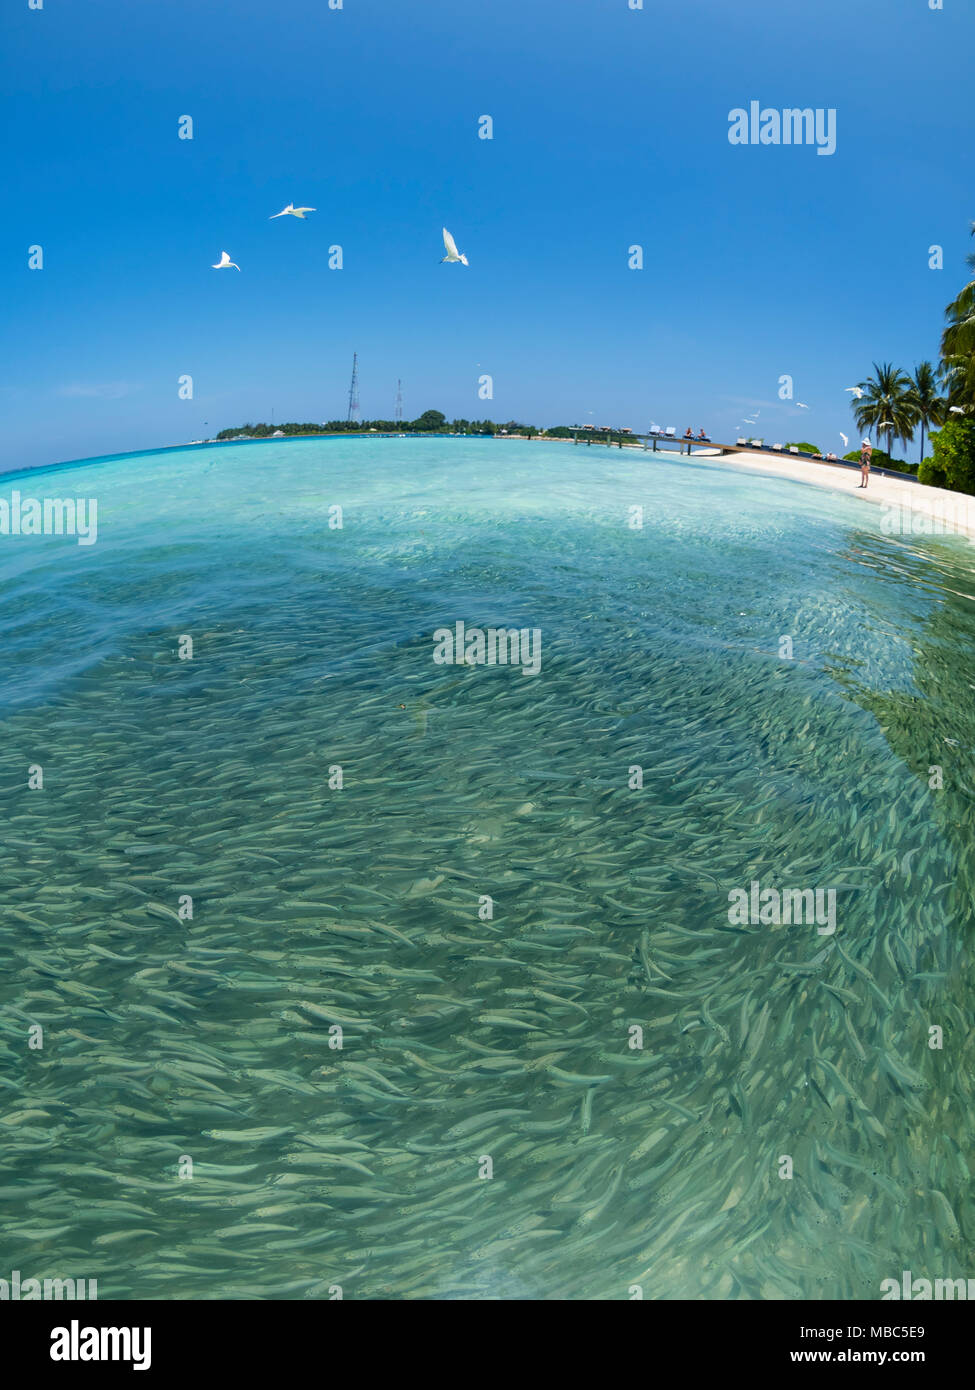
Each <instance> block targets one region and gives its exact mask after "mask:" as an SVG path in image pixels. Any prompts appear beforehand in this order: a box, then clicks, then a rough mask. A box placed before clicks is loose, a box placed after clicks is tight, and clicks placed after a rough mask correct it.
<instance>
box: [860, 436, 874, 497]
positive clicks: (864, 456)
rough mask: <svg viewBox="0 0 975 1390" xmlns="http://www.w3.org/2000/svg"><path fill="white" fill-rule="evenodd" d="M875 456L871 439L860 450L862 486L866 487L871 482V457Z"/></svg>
mask: <svg viewBox="0 0 975 1390" xmlns="http://www.w3.org/2000/svg"><path fill="white" fill-rule="evenodd" d="M872 454H873V446H872V444H871V443H870V440H869V439H865V440H864V441H863V444H862V445H861V448H860V478H861V482H860V486H861V487H866V486H867V483H868V482H869V481H870V457H871V455H872Z"/></svg>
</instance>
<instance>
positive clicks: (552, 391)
mask: <svg viewBox="0 0 975 1390" xmlns="http://www.w3.org/2000/svg"><path fill="white" fill-rule="evenodd" d="M644 3H645V8H644V9H643V10H642V11H641V10H636V11H632V10H630V9H629V8H628V0H530V3H526V0H490V3H475V0H469V3H467V4H460V3H457V2H456V0H451V2H450V3H448V0H344V6H343V9H342V10H340V11H330V10H329V9H328V8H327V0H275V3H273V4H271V3H270V0H260V3H258V0H236V3H234V4H233V5H226V4H215V3H211V4H200V3H199V0H140V2H139V3H138V4H123V3H122V2H121V0H89V3H86V4H85V5H83V6H82V5H76V4H68V3H66V0H44V8H43V10H41V11H32V10H29V9H28V7H27V0H13V3H12V4H11V5H9V6H7V7H6V8H5V12H4V16H3V19H2V21H0V24H2V29H3V42H2V44H0V51H2V57H0V64H2V72H0V76H2V79H3V82H4V87H5V90H6V92H7V94H8V103H7V106H8V111H9V113H10V119H9V127H10V138H9V140H8V142H7V161H6V169H5V184H6V194H7V199H6V201H7V215H6V216H5V217H4V220H3V230H2V233H0V237H2V243H0V245H2V251H0V302H2V303H3V306H4V311H5V312H4V313H3V315H2V323H0V363H2V367H0V406H2V413H3V420H4V425H3V430H2V443H0V467H2V468H4V469H11V468H17V467H25V466H32V465H35V464H44V463H50V462H53V461H56V460H60V459H67V458H77V457H84V456H88V455H95V454H100V453H108V452H116V451H122V450H127V449H140V448H152V447H155V446H158V445H163V444H170V443H181V442H184V441H186V440H190V439H196V438H198V437H200V435H201V434H203V433H209V434H212V433H215V432H216V431H217V430H218V429H221V428H223V427H226V426H230V425H235V424H240V423H242V422H243V421H245V420H261V419H269V418H270V416H271V413H272V411H273V413H274V419H275V420H276V421H279V422H280V421H282V420H292V419H298V420H316V421H320V420H324V419H328V418H335V417H339V416H344V414H345V409H346V396H347V392H348V381H349V374H350V366H351V359H352V352H353V350H356V351H358V353H359V359H360V372H361V387H360V398H361V409H362V414H363V416H365V417H383V416H384V417H390V416H392V414H393V409H394V397H395V391H396V380H397V377H401V378H402V380H403V394H404V409H405V413H406V415H407V416H408V417H411V416H415V415H418V414H419V413H420V412H421V411H423V410H424V409H427V408H429V407H435V408H439V409H442V410H444V411H445V412H446V413H447V415H448V417H453V416H455V415H457V416H466V417H469V418H473V417H484V416H489V417H491V418H493V419H495V420H506V419H509V418H514V419H524V420H528V421H531V422H534V423H536V424H540V425H547V424H555V423H571V422H574V421H576V420H580V421H587V420H591V421H594V422H595V423H615V424H626V425H630V426H631V427H632V428H636V429H644V428H646V426H647V424H648V422H649V421H650V420H651V419H653V420H656V421H657V422H659V423H660V424H662V425H675V426H677V428H678V431H679V432H682V431H683V429H684V428H685V426H687V425H692V426H693V427H694V429H695V430H696V429H697V428H698V427H700V426H702V425H703V426H705V427H706V428H707V429H709V430H710V432H711V433H712V435H713V436H714V437H716V438H730V437H734V436H735V435H736V434H737V433H738V432H739V431H738V422H739V421H740V419H741V418H742V416H743V415H748V414H753V413H754V410H755V409H756V408H757V409H759V410H760V411H761V415H760V416H759V423H758V429H759V430H760V431H761V432H762V433H764V434H765V435H766V437H767V438H769V439H782V440H785V439H793V438H798V439H810V440H812V441H813V442H814V443H817V444H819V445H820V447H822V448H823V449H827V450H830V449H835V450H836V451H837V452H841V451H842V450H841V442H840V439H839V433H838V432H839V431H840V430H843V431H845V432H846V433H847V434H849V435H850V436H851V439H852V437H853V436H854V435H855V430H854V428H853V425H852V420H851V417H850V414H849V408H848V404H847V402H848V400H849V397H847V396H845V395H844V387H846V386H849V385H852V384H853V383H854V382H856V381H858V380H860V379H862V378H863V377H864V376H865V375H866V374H867V373H868V372H869V370H870V366H871V363H872V362H873V361H874V360H875V359H891V360H894V361H895V362H898V363H900V364H902V365H903V366H905V367H907V368H912V367H913V365H914V364H915V363H916V362H917V361H919V360H920V359H922V358H924V357H929V358H932V359H934V358H936V355H937V346H938V339H939V334H940V327H941V323H942V316H943V310H944V306H945V304H946V303H947V302H948V301H949V299H951V298H952V297H953V296H954V294H955V293H956V292H957V290H958V288H960V286H961V285H962V284H963V283H964V281H965V279H966V278H967V272H966V269H965V265H964V257H965V255H966V254H967V252H968V251H969V250H970V249H971V244H970V237H969V221H970V219H972V218H975V180H973V171H975V142H973V139H972V124H973V122H972V111H971V95H970V90H971V89H970V81H969V72H970V67H971V53H972V40H973V38H975V11H973V10H972V7H971V4H970V0H944V6H945V8H944V9H943V10H942V11H932V10H930V8H929V3H928V0H856V3H855V4H850V3H849V0H817V3H816V4H815V5H811V4H809V3H807V0H750V3H749V4H748V5H747V6H745V5H734V4H731V3H729V0H680V2H679V3H677V0H644ZM752 100H757V101H759V102H761V104H762V106H763V107H772V108H784V107H813V108H835V109H836V112H837V140H838V143H837V151H836V153H835V154H834V155H832V156H831V157H823V156H819V155H817V153H816V150H815V148H811V147H805V146H802V147H784V146H779V147H776V146H755V147H752V146H748V147H736V146H732V145H731V144H729V141H728V129H729V122H728V114H729V112H730V111H731V110H732V109H733V108H736V107H748V105H749V102H750V101H752ZM484 114H488V115H490V116H492V118H493V120H494V139H493V140H492V141H486V140H479V139H478V138H477V129H478V118H479V117H480V116H482V115H484ZM182 115H191V116H192V118H193V122H194V138H193V140H192V141H188V140H179V139H178V138H177V128H178V119H179V117H180V116H182ZM292 200H293V201H294V202H295V203H296V204H309V205H312V206H314V207H316V208H317V209H318V211H317V212H316V213H315V214H314V215H313V216H311V217H310V218H308V220H307V221H305V222H299V221H296V220H295V219H293V218H280V219H278V220H276V221H269V220H268V219H269V216H270V214H271V213H274V212H277V211H278V210H279V209H280V208H281V207H283V206H284V205H285V203H287V202H289V201H292ZM443 223H446V225H447V226H448V227H449V228H450V229H451V231H452V232H453V233H454V235H455V237H456V239H457V243H458V246H459V247H460V250H461V251H463V252H465V253H466V254H467V255H468V257H469V259H470V266H469V268H464V267H462V266H442V265H440V264H439V263H438V261H439V257H440V256H441V255H442V254H443V252H442V246H441V242H440V227H441V225H442V224H443ZM332 244H340V245H341V246H342V248H343V256H344V268H343V269H342V270H329V269H328V247H329V246H330V245H332ZM632 244H640V245H642V246H643V248H644V258H645V259H644V264H645V268H644V269H643V270H642V271H634V270H630V269H628V266H627V249H628V247H629V246H631V245H632ZM932 244H939V245H941V246H943V247H944V257H945V269H944V270H943V271H933V270H931V269H929V268H928V247H929V246H930V245H932ZM31 245H41V246H43V248H44V268H43V270H38V271H30V270H28V268H27V250H28V247H29V246H31ZM223 250H227V251H229V253H230V255H231V257H232V259H233V260H235V261H237V262H239V264H240V266H241V268H242V270H241V273H240V274H238V273H237V272H236V271H233V270H228V271H221V272H217V271H214V270H212V269H211V268H210V267H211V264H212V263H213V262H214V261H216V260H217V259H218V257H219V254H220V252H221V251H223ZM482 373H490V375H491V376H492V377H493V380H494V399H493V400H491V401H482V400H479V399H478V398H477V394H476V392H477V381H478V378H479V376H480V375H481V374H482ZM784 373H788V374H790V375H791V376H792V377H793V378H794V381H795V392H796V397H797V398H798V399H799V400H801V401H804V402H808V403H809V405H810V407H811V408H810V409H809V410H808V411H802V410H799V409H798V407H796V406H794V405H788V404H786V403H783V402H781V401H779V400H778V399H777V394H776V393H777V389H778V379H779V377H780V376H781V375H782V374H784ZM183 374H190V375H192V377H193V383H194V398H193V399H192V400H190V401H184V400H180V399H179V398H178V379H179V378H180V376H181V375H183ZM589 412H592V413H591V414H590V413H589ZM204 421H205V422H207V423H206V429H204ZM911 456H912V457H913V456H915V454H914V452H913V451H912V454H911Z"/></svg>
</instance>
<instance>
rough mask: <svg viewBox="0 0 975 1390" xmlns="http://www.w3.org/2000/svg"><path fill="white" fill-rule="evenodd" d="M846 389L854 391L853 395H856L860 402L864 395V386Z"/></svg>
mask: <svg viewBox="0 0 975 1390" xmlns="http://www.w3.org/2000/svg"><path fill="white" fill-rule="evenodd" d="M846 389H847V390H848V391H852V392H853V394H854V396H856V398H857V400H859V399H860V397H861V396H862V395H863V387H862V386H848V387H847V388H846Z"/></svg>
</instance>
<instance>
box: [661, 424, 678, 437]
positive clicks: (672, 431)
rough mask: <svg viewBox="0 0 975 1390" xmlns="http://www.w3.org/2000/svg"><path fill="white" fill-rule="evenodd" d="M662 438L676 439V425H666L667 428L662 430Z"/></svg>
mask: <svg viewBox="0 0 975 1390" xmlns="http://www.w3.org/2000/svg"><path fill="white" fill-rule="evenodd" d="M664 438H665V439H676V438H677V426H676V425H668V426H667V428H666V429H665V430H664Z"/></svg>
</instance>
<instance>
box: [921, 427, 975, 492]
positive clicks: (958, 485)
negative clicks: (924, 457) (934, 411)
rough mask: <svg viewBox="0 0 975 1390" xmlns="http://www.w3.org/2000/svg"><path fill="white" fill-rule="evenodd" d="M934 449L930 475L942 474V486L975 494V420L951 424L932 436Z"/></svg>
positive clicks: (953, 490) (954, 490)
mask: <svg viewBox="0 0 975 1390" xmlns="http://www.w3.org/2000/svg"><path fill="white" fill-rule="evenodd" d="M931 448H932V450H933V454H934V457H933V460H932V467H931V472H935V471H937V472H939V473H941V474H942V476H943V477H944V480H945V481H944V483H943V484H941V486H943V487H947V488H950V489H951V490H952V492H968V493H973V494H975V420H949V421H948V423H947V424H946V425H942V427H941V429H940V430H938V432H937V433H936V434H932V436H931ZM935 486H938V484H935Z"/></svg>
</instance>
